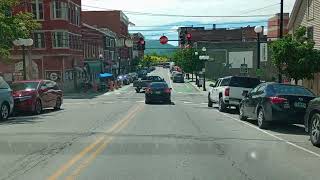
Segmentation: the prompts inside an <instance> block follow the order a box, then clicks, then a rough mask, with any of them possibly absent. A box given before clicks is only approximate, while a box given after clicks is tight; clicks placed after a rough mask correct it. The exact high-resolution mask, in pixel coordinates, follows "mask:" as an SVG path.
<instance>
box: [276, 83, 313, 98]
mask: <svg viewBox="0 0 320 180" xmlns="http://www.w3.org/2000/svg"><path fill="white" fill-rule="evenodd" d="M271 91H272V93H273V94H280V95H297V96H315V95H314V94H313V93H312V92H311V91H310V90H308V89H306V88H304V87H302V86H293V85H285V84H277V85H272V86H271Z"/></svg>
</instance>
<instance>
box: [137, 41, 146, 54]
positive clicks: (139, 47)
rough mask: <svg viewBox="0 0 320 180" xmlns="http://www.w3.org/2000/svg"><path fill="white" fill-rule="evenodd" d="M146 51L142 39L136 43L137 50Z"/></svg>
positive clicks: (144, 42)
mask: <svg viewBox="0 0 320 180" xmlns="http://www.w3.org/2000/svg"><path fill="white" fill-rule="evenodd" d="M145 49H146V41H145V40H144V39H143V38H140V39H139V41H138V50H139V51H144V50H145Z"/></svg>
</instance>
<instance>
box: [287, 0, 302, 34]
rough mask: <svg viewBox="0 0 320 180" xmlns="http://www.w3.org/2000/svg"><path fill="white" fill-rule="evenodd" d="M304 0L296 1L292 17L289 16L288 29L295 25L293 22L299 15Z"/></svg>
mask: <svg viewBox="0 0 320 180" xmlns="http://www.w3.org/2000/svg"><path fill="white" fill-rule="evenodd" d="M301 3H302V0H296V2H295V3H294V6H293V9H292V12H291V15H290V18H289V23H288V29H289V30H290V29H291V28H292V26H293V23H294V22H295V20H296V18H297V15H298V11H299V9H300V6H301Z"/></svg>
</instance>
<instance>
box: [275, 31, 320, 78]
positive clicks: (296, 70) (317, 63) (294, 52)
mask: <svg viewBox="0 0 320 180" xmlns="http://www.w3.org/2000/svg"><path fill="white" fill-rule="evenodd" d="M305 34H306V27H300V28H298V29H297V30H296V32H295V33H294V34H293V35H288V36H286V37H285V38H283V39H279V40H277V41H275V42H273V43H272V44H271V51H272V61H273V64H274V65H275V66H277V67H282V68H281V69H282V70H281V73H282V74H285V75H286V76H288V77H290V78H293V79H294V80H295V82H296V83H297V82H298V80H299V79H305V78H306V79H311V78H313V75H314V73H316V72H319V71H320V52H319V50H315V49H314V42H313V41H312V40H311V39H308V38H306V37H305Z"/></svg>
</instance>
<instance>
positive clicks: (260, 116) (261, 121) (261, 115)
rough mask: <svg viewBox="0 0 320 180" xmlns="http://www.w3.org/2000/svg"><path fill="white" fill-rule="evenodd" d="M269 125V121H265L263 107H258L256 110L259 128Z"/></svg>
mask: <svg viewBox="0 0 320 180" xmlns="http://www.w3.org/2000/svg"><path fill="white" fill-rule="evenodd" d="M268 126H269V123H268V122H266V120H265V116H264V112H263V109H262V108H260V109H259V112H258V127H259V128H260V129H266V128H267V127H268Z"/></svg>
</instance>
